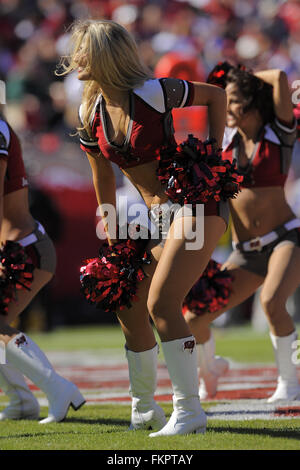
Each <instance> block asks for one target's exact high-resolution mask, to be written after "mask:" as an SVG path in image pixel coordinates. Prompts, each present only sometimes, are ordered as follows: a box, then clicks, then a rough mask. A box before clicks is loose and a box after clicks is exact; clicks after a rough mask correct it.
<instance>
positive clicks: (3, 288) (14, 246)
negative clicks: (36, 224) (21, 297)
mask: <svg viewBox="0 0 300 470" xmlns="http://www.w3.org/2000/svg"><path fill="white" fill-rule="evenodd" d="M0 264H1V277H0V313H2V314H4V315H5V314H7V311H8V305H9V303H10V302H11V301H12V300H15V299H16V298H17V291H18V290H21V289H24V290H30V288H31V284H32V282H33V271H34V268H35V267H34V264H33V262H32V260H31V258H30V257H29V256H28V254H27V253H26V251H25V249H24V248H23V247H22V246H21V245H20V244H19V243H17V242H13V241H6V242H5V244H4V245H3V246H2V248H1V249H0Z"/></svg>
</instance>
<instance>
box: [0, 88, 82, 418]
mask: <svg viewBox="0 0 300 470" xmlns="http://www.w3.org/2000/svg"><path fill="white" fill-rule="evenodd" d="M0 85H1V105H3V104H5V84H4V82H1V83H0ZM2 108H3V106H1V114H0V244H1V248H2V249H1V260H2V265H0V267H1V277H0V282H2V284H1V285H3V286H5V285H6V284H5V276H6V265H5V260H6V258H8V257H9V256H10V250H12V253H13V250H15V249H17V250H19V251H18V252H19V253H21V254H23V255H24V257H25V258H24V260H26V258H27V263H28V265H31V266H32V264H33V266H32V269H33V273H32V274H33V280H32V282H31V283H30V286H29V287H28V288H27V289H26V288H25V289H19V290H18V291H17V294H16V296H14V297H11V298H9V297H7V296H5V292H6V288H4V287H3V288H2V289H1V294H0V340H1V341H3V342H4V343H5V352H6V363H5V364H1V365H0V388H1V389H2V391H3V392H4V393H5V394H6V395H7V396H8V398H9V404H8V406H7V408H5V409H4V410H3V411H2V412H1V413H0V420H5V419H38V418H39V412H40V410H39V404H38V401H37V400H36V398H35V396H34V395H33V394H32V392H31V391H30V389H29V387H28V385H27V383H26V382H25V379H24V375H25V376H26V377H27V378H29V379H30V380H31V381H32V382H33V383H34V384H35V385H37V387H39V388H40V389H41V390H42V391H43V392H44V393H45V394H46V396H47V399H48V402H49V414H48V417H46V418H45V419H43V420H41V421H40V423H43V424H45V423H51V422H56V421H62V420H63V419H64V418H65V416H66V415H67V412H68V408H69V406H70V405H72V407H73V408H74V409H78V408H79V407H80V406H81V405H83V404H84V402H85V400H84V398H83V396H82V395H81V393H80V392H79V390H78V388H77V387H76V386H75V385H74V384H73V383H71V382H69V381H68V380H66V379H64V378H63V377H61V376H60V375H59V374H57V372H55V370H54V369H53V367H52V365H51V364H50V362H49V361H48V359H47V357H46V356H45V354H44V353H43V352H42V351H41V350H40V348H39V347H38V346H37V344H35V343H34V342H33V341H32V340H31V339H30V337H29V336H28V335H27V334H24V333H22V332H20V331H18V330H17V329H16V328H13V327H12V326H10V325H11V324H12V323H13V322H14V321H15V320H16V318H17V317H18V316H19V315H20V314H21V313H22V312H23V310H24V309H25V308H26V306H27V305H28V304H29V303H30V301H31V300H32V299H33V298H34V297H35V295H36V294H37V293H38V292H39V291H40V290H41V289H42V287H43V286H45V285H46V284H47V283H48V282H49V281H50V280H51V279H52V277H53V275H54V273H55V267H56V253H55V248H54V245H53V243H52V241H51V240H50V238H49V237H48V235H47V233H46V232H45V230H44V228H43V226H42V225H41V224H40V223H39V222H38V221H36V220H34V219H33V217H32V216H31V214H30V211H29V205H28V182H27V179H26V173H25V169H24V163H23V159H22V150H21V146H20V142H19V139H18V137H17V135H16V134H15V132H14V130H13V129H12V127H11V126H10V125H9V124H8V122H7V121H6V119H5V117H4V114H3V109H2ZM15 242H17V243H15ZM8 264H9V263H8ZM8 300H10V301H9V302H8Z"/></svg>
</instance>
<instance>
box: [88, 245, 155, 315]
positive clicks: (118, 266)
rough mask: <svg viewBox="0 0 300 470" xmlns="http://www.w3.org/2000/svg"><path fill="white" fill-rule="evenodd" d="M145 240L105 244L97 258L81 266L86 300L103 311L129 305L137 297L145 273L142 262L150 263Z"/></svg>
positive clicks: (111, 310)
mask: <svg viewBox="0 0 300 470" xmlns="http://www.w3.org/2000/svg"><path fill="white" fill-rule="evenodd" d="M146 243H147V241H146V240H144V239H140V238H139V239H137V240H132V239H127V240H123V241H119V242H117V243H115V244H114V245H112V246H110V245H108V244H107V243H105V244H104V245H103V246H102V247H101V248H100V250H99V256H98V257H97V258H93V259H88V260H86V261H85V265H84V266H82V267H81V268H80V283H81V292H82V293H83V294H84V296H85V298H86V299H87V301H88V302H89V303H91V304H93V305H95V306H96V307H97V308H99V309H101V310H103V311H104V312H116V311H118V310H123V309H124V308H130V307H131V305H132V301H135V300H138V297H137V290H138V283H139V282H141V281H142V280H143V279H144V278H145V276H146V274H145V272H144V270H143V265H145V264H149V263H150V262H151V256H150V254H148V253H147V252H146V251H145V245H146Z"/></svg>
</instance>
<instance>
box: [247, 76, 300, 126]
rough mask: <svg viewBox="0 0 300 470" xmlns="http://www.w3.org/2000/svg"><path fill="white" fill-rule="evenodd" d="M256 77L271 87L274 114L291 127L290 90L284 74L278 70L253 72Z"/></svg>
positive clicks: (292, 118)
mask: <svg viewBox="0 0 300 470" xmlns="http://www.w3.org/2000/svg"><path fill="white" fill-rule="evenodd" d="M254 75H255V76H256V77H258V78H260V79H261V80H263V81H264V82H266V83H268V84H269V85H272V87H273V101H274V112H275V115H276V117H277V119H279V120H280V121H282V122H284V123H286V124H289V125H292V124H293V122H294V114H293V104H292V98H291V90H290V87H289V83H288V78H287V75H286V73H285V72H284V71H283V70H280V69H272V70H262V71H259V72H255V74H254Z"/></svg>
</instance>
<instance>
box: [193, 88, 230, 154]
mask: <svg viewBox="0 0 300 470" xmlns="http://www.w3.org/2000/svg"><path fill="white" fill-rule="evenodd" d="M193 84H194V99H193V102H192V106H207V108H208V131H209V138H214V139H216V141H217V144H218V146H219V147H220V148H221V147H222V141H223V135H224V129H225V123H226V108H227V100H226V92H225V90H223V89H222V88H220V87H217V86H215V85H209V84H207V83H199V82H193Z"/></svg>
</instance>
